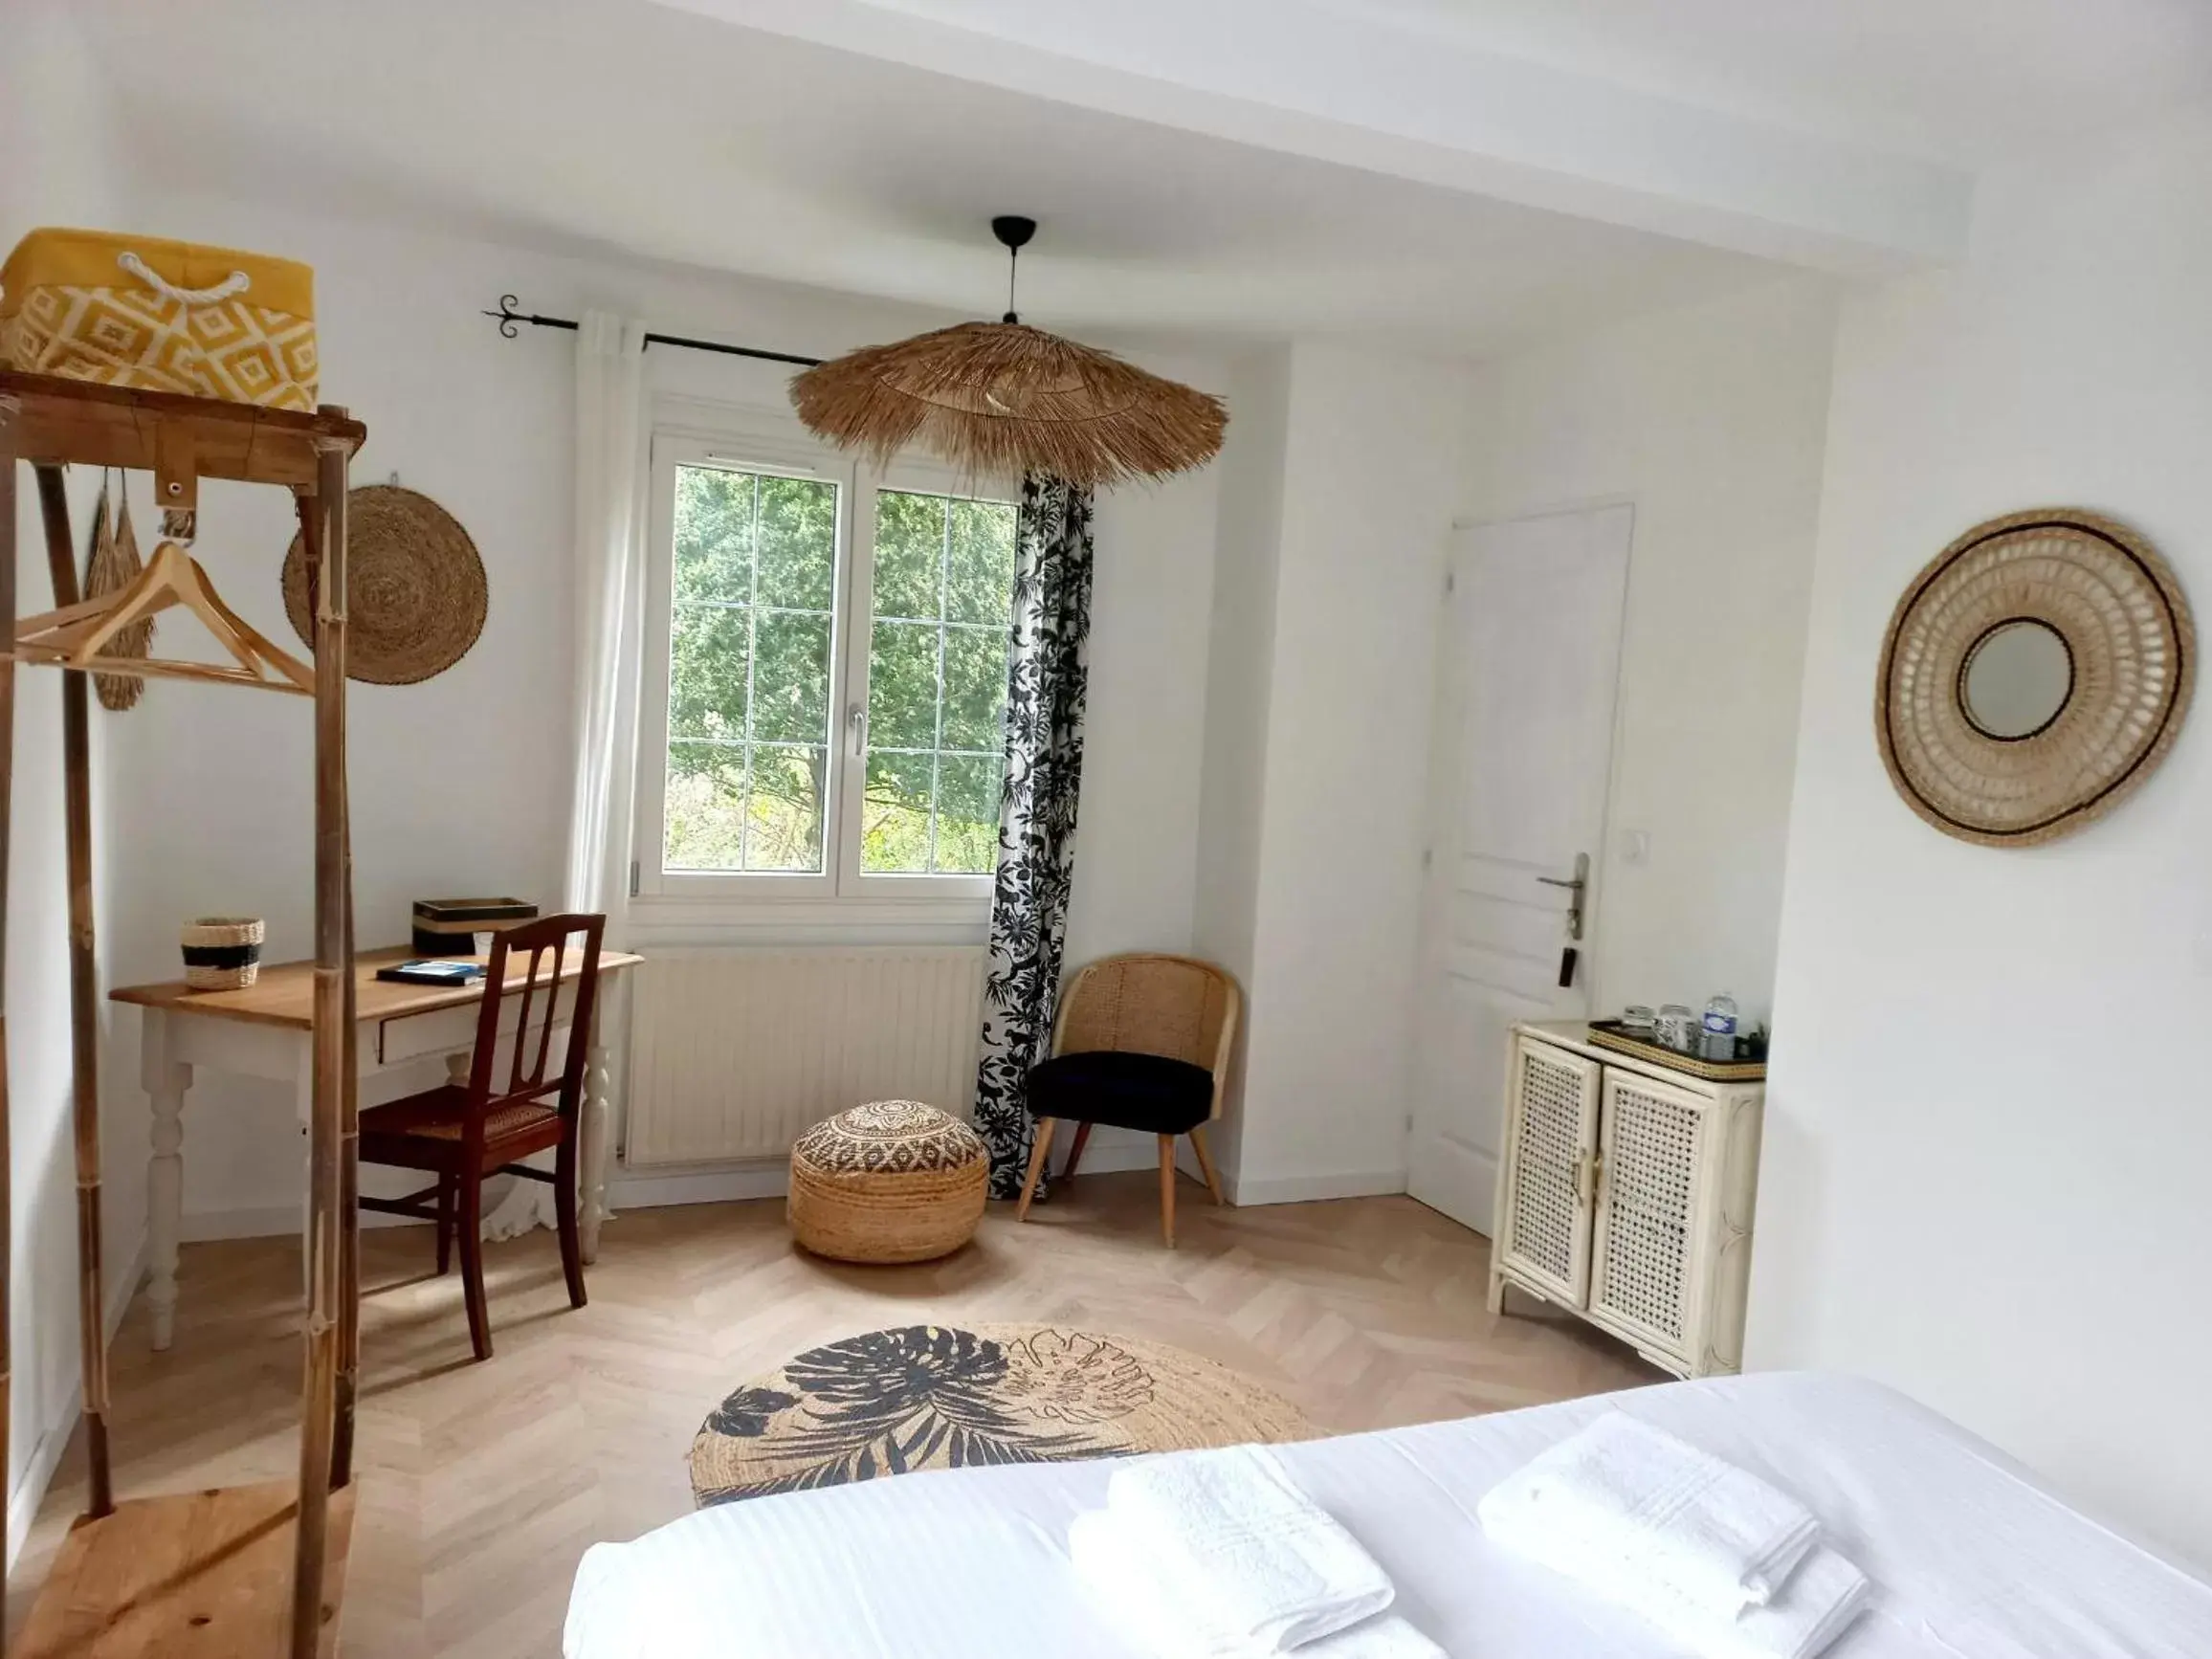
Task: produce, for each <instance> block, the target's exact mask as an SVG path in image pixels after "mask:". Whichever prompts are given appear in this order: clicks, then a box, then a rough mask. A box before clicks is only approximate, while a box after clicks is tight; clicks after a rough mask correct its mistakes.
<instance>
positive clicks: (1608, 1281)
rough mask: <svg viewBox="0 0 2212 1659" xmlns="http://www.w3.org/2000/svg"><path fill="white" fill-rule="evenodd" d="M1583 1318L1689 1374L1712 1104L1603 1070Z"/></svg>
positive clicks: (1706, 1098)
mask: <svg viewBox="0 0 2212 1659" xmlns="http://www.w3.org/2000/svg"><path fill="white" fill-rule="evenodd" d="M1713 1106H1714V1103H1713V1101H1712V1099H1711V1098H1710V1097H1709V1096H1707V1095H1697V1094H1693V1093H1692V1092H1691V1091H1689V1090H1687V1089H1678V1088H1675V1087H1673V1086H1671V1085H1670V1084H1667V1083H1662V1082H1659V1081H1658V1080H1657V1079H1655V1078H1651V1077H1646V1076H1643V1075H1641V1074H1640V1073H1634V1072H1625V1071H1619V1070H1616V1069H1615V1068H1613V1067H1611V1066H1608V1067H1606V1068H1605V1081H1604V1104H1603V1108H1602V1110H1601V1114H1600V1116H1601V1119H1602V1127H1601V1129H1600V1131H1599V1139H1598V1203H1597V1210H1598V1216H1597V1234H1596V1239H1595V1242H1594V1251H1595V1256H1596V1260H1595V1261H1594V1263H1593V1264H1592V1267H1591V1274H1590V1303H1589V1306H1590V1317H1591V1318H1592V1319H1593V1320H1595V1321H1596V1322H1597V1323H1599V1324H1601V1325H1604V1327H1605V1328H1606V1329H1608V1330H1610V1331H1612V1332H1613V1333H1614V1334H1615V1335H1616V1336H1620V1337H1625V1338H1627V1339H1628V1340H1629V1341H1631V1342H1634V1343H1635V1344H1636V1345H1637V1346H1638V1347H1640V1348H1644V1349H1646V1350H1648V1352H1650V1353H1652V1354H1654V1355H1656V1356H1662V1357H1665V1358H1667V1359H1669V1360H1673V1361H1676V1362H1678V1363H1679V1364H1681V1365H1683V1366H1685V1367H1686V1366H1687V1365H1688V1364H1689V1362H1690V1361H1689V1354H1690V1343H1691V1338H1692V1331H1693V1328H1694V1323H1695V1320H1696V1317H1697V1314H1698V1308H1697V1305H1696V1304H1697V1301H1698V1298H1699V1295H1700V1294H1701V1293H1700V1290H1699V1285H1700V1275H1701V1273H1702V1271H1703V1264H1702V1262H1701V1261H1700V1259H1699V1258H1700V1257H1701V1256H1702V1254H1703V1252H1704V1242H1703V1241H1704V1236H1705V1232H1706V1228H1705V1227H1704V1225H1703V1223H1704V1217H1703V1213H1702V1211H1703V1206H1705V1205H1707V1204H1708V1203H1710V1201H1711V1200H1710V1195H1709V1194H1708V1192H1707V1191H1706V1190H1705V1189H1706V1187H1707V1186H1708V1185H1709V1184H1710V1182H1709V1178H1708V1177H1707V1175H1706V1173H1705V1169H1706V1161H1707V1160H1706V1152H1707V1146H1708V1141H1709V1139H1710V1137H1711V1136H1712V1134H1713Z"/></svg>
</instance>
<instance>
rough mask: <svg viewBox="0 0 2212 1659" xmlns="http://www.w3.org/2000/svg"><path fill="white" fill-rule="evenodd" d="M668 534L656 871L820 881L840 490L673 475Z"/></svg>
mask: <svg viewBox="0 0 2212 1659" xmlns="http://www.w3.org/2000/svg"><path fill="white" fill-rule="evenodd" d="M674 556H675V609H674V614H673V615H672V616H671V617H670V619H669V621H670V627H669V722H668V723H669V746H668V779H667V788H666V791H665V800H666V803H667V807H666V811H665V814H664V818H665V827H664V834H663V867H664V868H666V869H670V870H698V871H748V870H750V871H804V872H820V871H822V870H823V869H825V868H826V867H827V866H826V863H825V853H826V847H825V825H826V822H827V812H826V803H827V801H828V799H829V765H830V751H829V746H828V740H829V644H830V608H831V606H832V604H833V603H834V599H835V593H836V561H837V486H836V485H835V484H834V483H828V482H824V481H822V480H819V479H813V478H785V477H780V476H775V475H773V474H768V473H758V474H756V473H748V472H741V471H735V470H732V469H730V468H726V467H694V466H679V467H677V468H676V469H675V548H674ZM710 740H711V741H710Z"/></svg>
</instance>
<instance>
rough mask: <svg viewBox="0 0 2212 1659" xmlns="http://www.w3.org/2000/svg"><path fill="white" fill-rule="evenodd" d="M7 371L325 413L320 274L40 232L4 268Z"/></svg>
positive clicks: (283, 262)
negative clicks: (319, 390) (320, 403)
mask: <svg viewBox="0 0 2212 1659" xmlns="http://www.w3.org/2000/svg"><path fill="white" fill-rule="evenodd" d="M0 366H4V367H8V368H14V369H23V370H26V371H28V372H30V373H33V374H58V375H66V376H67V377H69V378H70V379H72V380H97V381H100V382H103V383H104V384H106V385H108V386H129V387H141V388H143V389H144V390H148V391H175V392H184V393H186V394H188V395H189V396H193V397H219V398H227V399H229V400H230V401H232V402H233V403H253V404H261V405H264V406H265V407H267V408H271V409H314V408H315V377H316V361H315V273H314V271H313V270H312V269H311V268H310V267H308V266H305V265H301V264H299V263H297V262H295V261H293V260H290V259H272V258H270V257H269V256H268V255H267V254H238V253H233V252H232V251H231V250H229V249H227V248H203V247H200V246H199V245H197V244H196V243H192V242H166V241H163V240H161V239H159V238H158V237H152V236H118V235H113V234H110V233H109V232H104V231H56V230H41V231H33V232H31V234H30V235H28V236H26V237H24V238H23V240H22V241H21V242H19V243H18V244H16V248H15V252H14V253H12V254H9V255H8V263H7V264H6V265H4V266H0Z"/></svg>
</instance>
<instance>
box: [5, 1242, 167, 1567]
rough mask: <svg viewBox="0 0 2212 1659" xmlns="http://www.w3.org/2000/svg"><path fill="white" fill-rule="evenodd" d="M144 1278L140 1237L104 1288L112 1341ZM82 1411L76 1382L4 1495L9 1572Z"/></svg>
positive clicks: (81, 1388) (80, 1388) (81, 1396)
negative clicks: (125, 1264)
mask: <svg viewBox="0 0 2212 1659" xmlns="http://www.w3.org/2000/svg"><path fill="white" fill-rule="evenodd" d="M145 1277H146V1247H145V1241H144V1239H141V1240H140V1241H139V1247H138V1250H136V1251H135V1252H134V1253H133V1254H132V1256H131V1259H130V1265H129V1266H128V1267H127V1268H126V1269H125V1270H124V1271H123V1274H122V1277H121V1278H120V1279H117V1280H114V1281H112V1282H111V1283H110V1284H109V1285H108V1287H107V1308H106V1315H107V1317H106V1324H107V1333H106V1336H107V1340H108V1341H109V1342H111V1343H112V1342H113V1341H114V1340H115V1334H116V1332H117V1331H119V1330H121V1329H122V1316H123V1315H125V1314H127V1313H128V1312H129V1311H130V1304H131V1298H132V1297H134V1296H136V1295H137V1294H138V1293H139V1287H140V1286H141V1285H143V1284H144V1283H145ZM83 1411H84V1384H83V1383H82V1382H79V1383H77V1384H76V1385H74V1386H73V1387H72V1388H71V1389H70V1390H69V1395H68V1397H67V1398H66V1399H64V1400H63V1401H62V1403H61V1409H60V1410H59V1411H58V1412H57V1413H55V1418H54V1421H53V1422H51V1423H49V1424H47V1426H46V1427H44V1428H43V1429H41V1430H40V1431H39V1434H38V1444H37V1445H35V1446H33V1448H32V1449H31V1459H30V1461H29V1462H28V1463H26V1464H25V1465H24V1466H23V1478H22V1479H21V1480H19V1481H17V1482H16V1483H15V1490H14V1491H13V1492H11V1493H9V1494H8V1552H7V1553H8V1567H9V1570H10V1571H11V1572H12V1571H13V1570H14V1567H15V1558H16V1557H17V1556H18V1555H20V1554H21V1553H22V1550H23V1540H24V1539H25V1537H28V1536H29V1535H30V1532H31V1523H32V1522H33V1520H35V1519H37V1518H38V1506H39V1505H40V1504H42V1503H44V1502H45V1501H46V1489H47V1488H48V1487H49V1486H51V1485H53V1484H54V1471H55V1470H56V1469H57V1468H59V1467H60V1465H61V1454H62V1453H63V1452H64V1451H67V1450H68V1449H69V1437H70V1436H71V1435H73V1434H75V1433H76V1432H77V1418H78V1417H79V1416H81V1415H82V1414H83Z"/></svg>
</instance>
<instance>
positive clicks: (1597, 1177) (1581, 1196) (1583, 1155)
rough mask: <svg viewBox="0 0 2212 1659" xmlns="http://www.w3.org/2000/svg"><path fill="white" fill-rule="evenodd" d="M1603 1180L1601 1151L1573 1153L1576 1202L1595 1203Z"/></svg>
mask: <svg viewBox="0 0 2212 1659" xmlns="http://www.w3.org/2000/svg"><path fill="white" fill-rule="evenodd" d="M1604 1181H1605V1155H1604V1153H1603V1152H1578V1153H1576V1154H1575V1201H1576V1202H1577V1203H1578V1204H1595V1203H1596V1202H1597V1201H1598V1192H1599V1190H1600V1188H1602V1187H1603V1186H1604Z"/></svg>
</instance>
